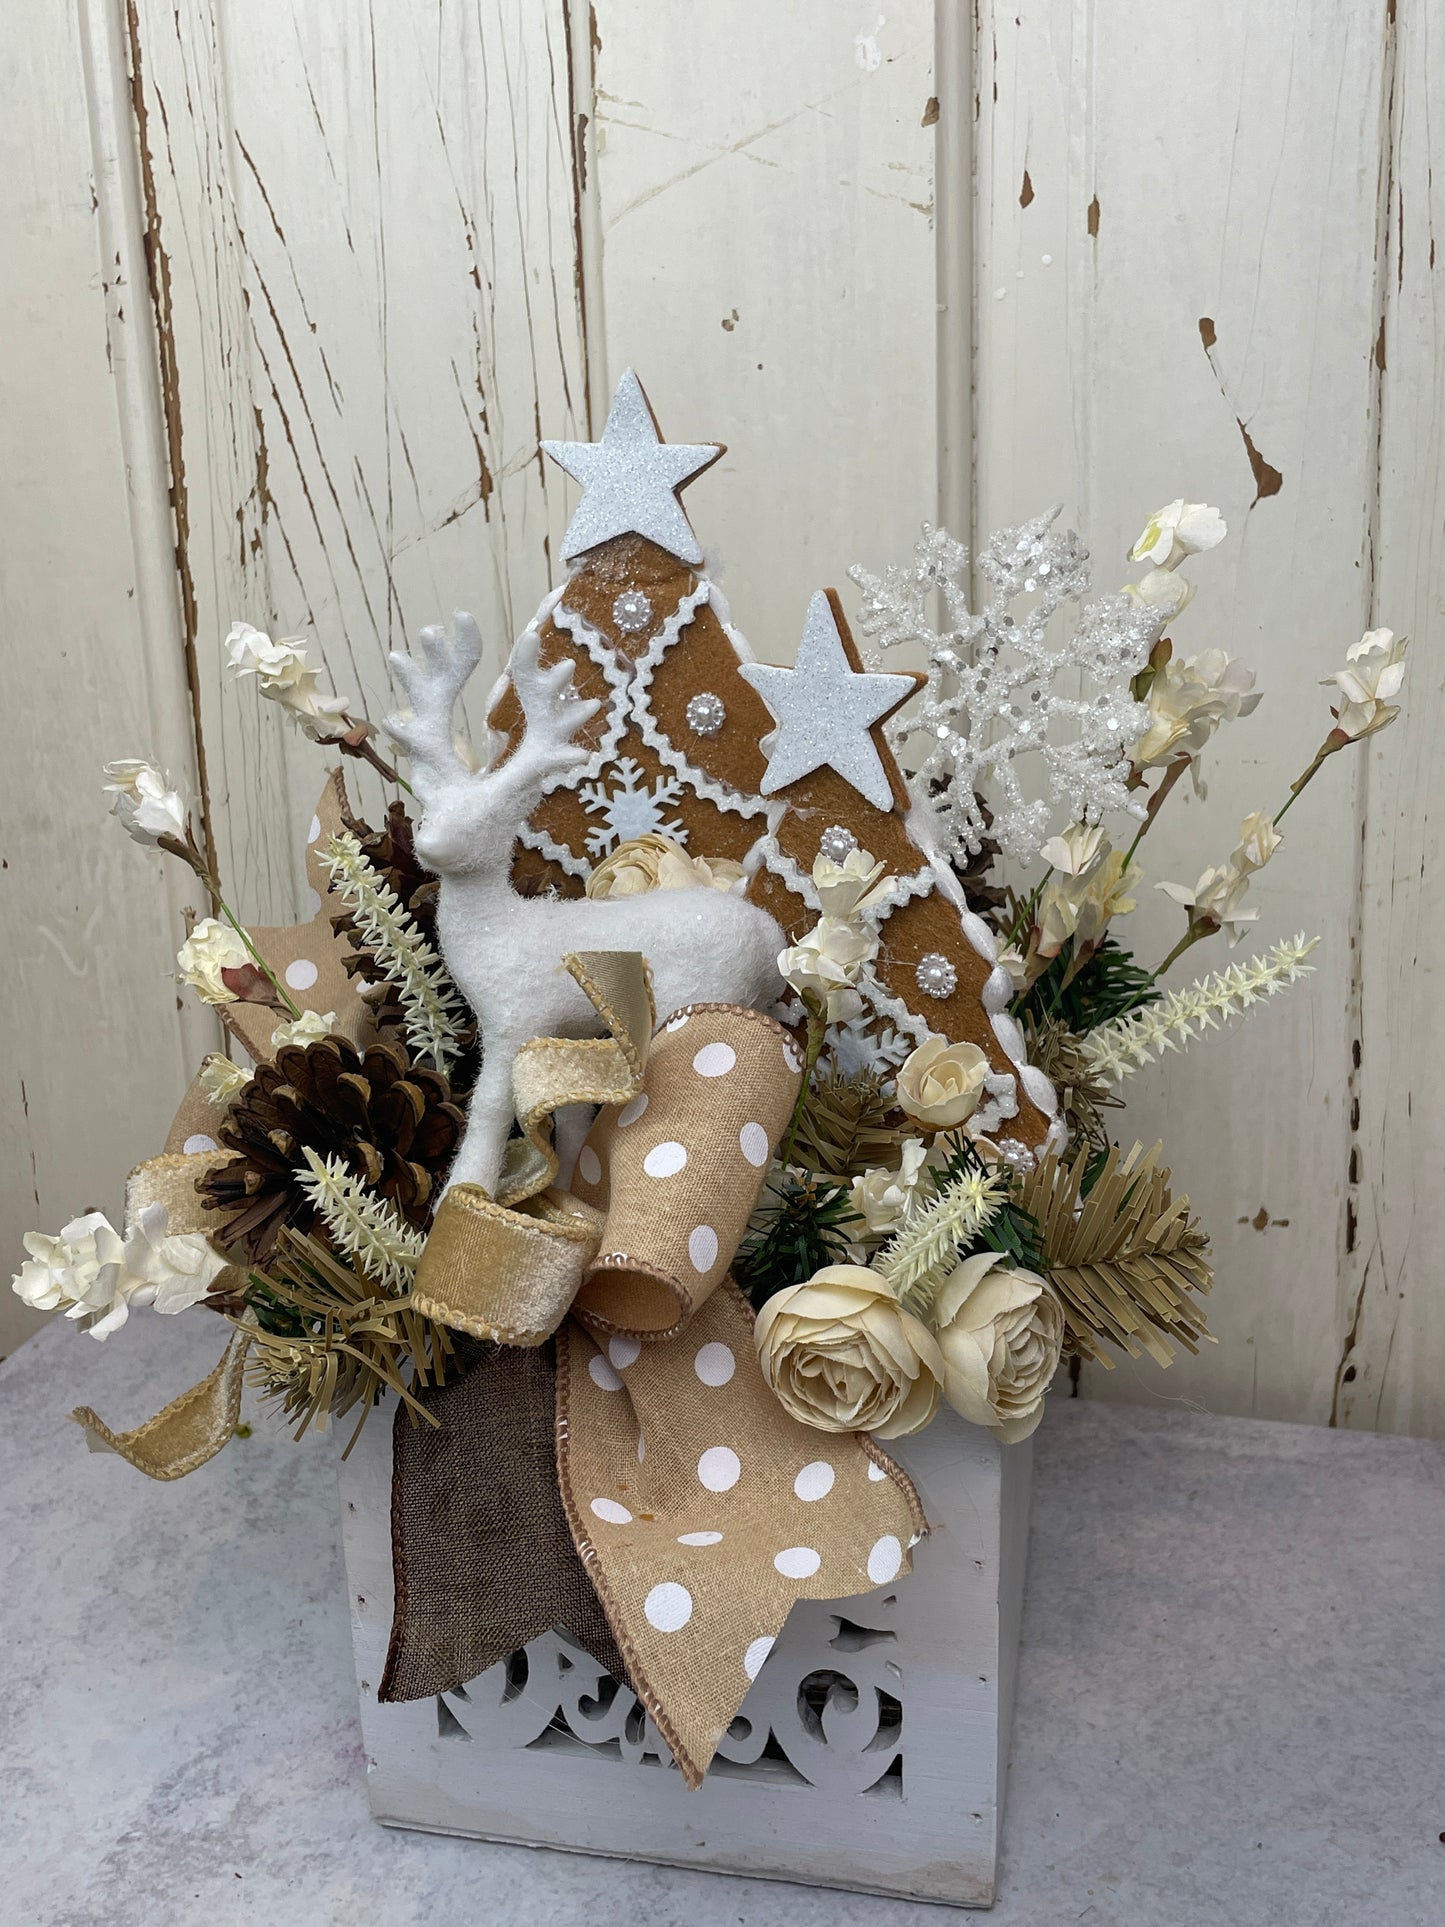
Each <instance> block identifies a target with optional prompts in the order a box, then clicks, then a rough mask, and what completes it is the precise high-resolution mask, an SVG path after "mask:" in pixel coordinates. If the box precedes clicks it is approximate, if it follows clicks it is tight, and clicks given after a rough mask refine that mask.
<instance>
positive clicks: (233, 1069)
mask: <svg viewBox="0 0 1445 1927" xmlns="http://www.w3.org/2000/svg"><path fill="white" fill-rule="evenodd" d="M273 1042H274V1039H273ZM254 1075H255V1073H254V1072H253V1071H248V1070H243V1069H242V1067H241V1066H240V1065H239V1064H234V1063H232V1061H231V1059H230V1058H229V1057H226V1056H224V1055H223V1054H222V1053H221V1052H220V1051H212V1052H211V1054H210V1056H209V1057H208V1058H207V1059H206V1061H205V1063H204V1064H202V1066H201V1075H200V1086H201V1089H202V1090H203V1091H204V1092H205V1093H206V1096H207V1097H208V1098H210V1100H211V1102H212V1103H213V1104H229V1103H230V1101H231V1099H232V1098H233V1097H234V1096H235V1095H236V1093H237V1091H244V1090H245V1088H246V1086H247V1085H248V1084H249V1083H250V1081H251V1079H252V1077H253V1076H254Z"/></svg>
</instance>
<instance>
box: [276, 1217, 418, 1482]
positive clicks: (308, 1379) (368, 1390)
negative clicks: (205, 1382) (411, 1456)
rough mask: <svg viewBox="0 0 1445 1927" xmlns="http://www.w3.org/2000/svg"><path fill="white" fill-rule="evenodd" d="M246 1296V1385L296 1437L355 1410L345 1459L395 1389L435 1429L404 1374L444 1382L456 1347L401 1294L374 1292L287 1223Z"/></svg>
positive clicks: (365, 1281)
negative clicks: (291, 1423)
mask: <svg viewBox="0 0 1445 1927" xmlns="http://www.w3.org/2000/svg"><path fill="white" fill-rule="evenodd" d="M248 1296H249V1298H250V1301H251V1304H252V1308H253V1310H254V1311H255V1312H256V1313H257V1315H258V1316H259V1317H260V1319H261V1321H262V1322H261V1323H260V1324H258V1325H256V1326H252V1325H251V1324H249V1322H248V1324H247V1326H246V1329H247V1331H248V1332H249V1334H250V1337H251V1351H250V1356H249V1358H248V1361H247V1366H246V1375H247V1378H248V1380H249V1382H250V1383H251V1384H252V1385H253V1386H255V1388H256V1389H257V1391H258V1392H259V1393H260V1395H261V1397H262V1398H266V1399H274V1400H277V1401H279V1403H280V1405H281V1409H282V1411H283V1412H284V1413H285V1415H286V1417H287V1419H288V1420H295V1421H297V1425H296V1437H297V1438H298V1439H299V1438H300V1437H301V1435H302V1434H303V1433H304V1432H305V1431H306V1429H307V1427H308V1426H311V1425H314V1426H315V1427H316V1428H317V1430H318V1431H323V1430H325V1428H326V1425H327V1422H328V1420H329V1419H330V1418H331V1417H332V1416H333V1415H335V1416H337V1417H340V1416H341V1415H342V1414H343V1413H345V1412H348V1411H350V1410H351V1408H352V1407H353V1406H354V1405H356V1404H358V1403H359V1404H360V1405H361V1407H362V1412H361V1417H360V1419H359V1420H358V1422H357V1426H356V1430H355V1431H354V1432H353V1433H352V1435H351V1438H350V1440H349V1441H348V1443H347V1446H346V1452H350V1450H351V1448H352V1446H353V1445H355V1443H356V1441H357V1439H358V1438H359V1437H360V1436H361V1431H362V1427H363V1426H364V1425H365V1424H366V1421H367V1418H368V1417H369V1415H370V1412H371V1408H372V1406H373V1405H374V1404H375V1403H376V1400H377V1399H378V1398H379V1397H380V1395H381V1393H382V1392H383V1391H391V1392H394V1393H395V1394H396V1395H397V1397H398V1398H400V1399H401V1400H402V1401H403V1403H404V1404H405V1405H406V1407H407V1409H408V1410H409V1411H410V1412H411V1413H412V1414H413V1415H414V1416H416V1417H419V1418H423V1419H425V1420H426V1421H427V1423H428V1424H430V1425H435V1424H436V1423H437V1422H438V1421H437V1419H436V1418H435V1416H434V1415H433V1414H432V1413H431V1412H429V1411H427V1409H426V1407H425V1406H423V1405H422V1404H420V1403H419V1401H418V1400H417V1399H416V1398H415V1397H414V1396H413V1395H412V1391H411V1389H410V1387H409V1385H408V1381H407V1378H406V1376H405V1375H404V1374H405V1373H406V1368H407V1367H408V1366H409V1367H410V1386H427V1385H442V1384H445V1382H446V1368H447V1360H448V1359H449V1358H450V1357H451V1356H452V1354H453V1352H454V1349H455V1347H454V1344H453V1341H452V1335H451V1333H450V1332H448V1331H447V1329H446V1327H445V1326H443V1325H438V1324H436V1323H434V1322H433V1321H432V1320H431V1319H429V1318H424V1317H423V1316H422V1314H421V1313H420V1312H419V1311H417V1310H416V1308H415V1306H414V1304H413V1302H412V1299H411V1296H410V1294H406V1295H403V1296H400V1297H397V1296H393V1295H391V1294H389V1293H387V1292H385V1291H383V1290H380V1289H378V1287H377V1285H376V1284H375V1283H374V1282H373V1281H372V1280H370V1279H368V1278H367V1277H365V1276H364V1275H362V1274H361V1273H360V1272H359V1271H355V1270H353V1269H352V1268H351V1266H349V1265H348V1264H346V1263H345V1262H344V1261H343V1260H342V1259H341V1258H340V1257H338V1256H337V1254H336V1253H335V1252H332V1251H328V1250H327V1248H326V1246H325V1245H323V1244H321V1243H319V1242H318V1241H317V1240H316V1239H315V1238H311V1237H307V1236H306V1235H305V1234H304V1233H301V1232H298V1231H295V1230H293V1229H292V1228H291V1227H289V1226H288V1227H287V1228H286V1229H285V1230H283V1231H282V1233H281V1239H280V1244H279V1247H278V1250H277V1253H276V1256H275V1257H274V1258H273V1260H272V1262H271V1264H270V1266H269V1267H268V1269H267V1270H266V1272H265V1273H264V1274H262V1273H258V1272H252V1274H251V1280H250V1292H249V1294H248ZM272 1327H274V1328H275V1329H272ZM342 1456H343V1457H345V1456H346V1454H345V1453H343V1454H342Z"/></svg>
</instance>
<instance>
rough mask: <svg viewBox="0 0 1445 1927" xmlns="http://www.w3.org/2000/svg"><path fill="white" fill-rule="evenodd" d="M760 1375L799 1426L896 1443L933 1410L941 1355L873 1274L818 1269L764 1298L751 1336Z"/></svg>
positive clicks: (851, 1267) (833, 1267)
mask: <svg viewBox="0 0 1445 1927" xmlns="http://www.w3.org/2000/svg"><path fill="white" fill-rule="evenodd" d="M754 1338H755V1339H756V1342H757V1347H758V1358H759V1361H760V1363H761V1365H762V1369H763V1377H764V1378H765V1379H766V1380H767V1382H768V1384H769V1385H770V1386H771V1387H772V1389H773V1391H774V1392H775V1393H776V1394H777V1397H778V1401H779V1403H780V1404H781V1405H782V1407H783V1409H784V1410H785V1411H786V1412H788V1413H789V1414H790V1416H791V1417H793V1418H795V1419H797V1420H798V1421H799V1423H800V1424H803V1425H811V1426H812V1427H813V1428H814V1429H815V1430H817V1431H820V1432H876V1433H877V1434H878V1436H879V1438H884V1439H896V1438H902V1436H903V1435H904V1433H906V1432H917V1431H919V1430H920V1429H921V1428H922V1427H923V1426H925V1425H927V1424H928V1422H929V1421H930V1419H932V1417H933V1415H934V1413H935V1412H936V1411H937V1410H938V1398H939V1391H940V1388H941V1386H942V1383H943V1355H942V1353H941V1352H940V1351H939V1349H938V1346H937V1344H936V1343H935V1342H934V1339H933V1337H932V1336H931V1334H930V1333H929V1331H928V1329H927V1327H926V1326H924V1325H923V1324H922V1323H921V1322H920V1321H919V1320H918V1319H917V1318H915V1317H914V1316H913V1315H912V1313H911V1312H906V1311H904V1309H903V1307H902V1306H901V1305H900V1304H899V1302H898V1300H897V1298H896V1297H895V1296H894V1295H893V1293H892V1292H891V1291H890V1290H889V1288H888V1286H887V1285H886V1284H884V1282H883V1280H882V1279H881V1278H880V1277H879V1276H878V1274H877V1273H876V1272H873V1271H869V1270H868V1269H867V1268H866V1267H865V1266H863V1265H825V1266H824V1268H823V1269H822V1270H821V1271H819V1272H817V1273H815V1274H814V1276H813V1277H812V1278H810V1279H809V1280H808V1282H807V1283H806V1284H805V1285H792V1286H790V1287H789V1288H788V1289H787V1290H786V1291H780V1292H778V1293H777V1294H776V1295H775V1296H774V1297H772V1298H770V1299H769V1300H768V1302H767V1303H766V1304H765V1305H764V1306H763V1308H762V1310H761V1311H760V1312H759V1313H758V1322H757V1326H756V1328H755V1331H754Z"/></svg>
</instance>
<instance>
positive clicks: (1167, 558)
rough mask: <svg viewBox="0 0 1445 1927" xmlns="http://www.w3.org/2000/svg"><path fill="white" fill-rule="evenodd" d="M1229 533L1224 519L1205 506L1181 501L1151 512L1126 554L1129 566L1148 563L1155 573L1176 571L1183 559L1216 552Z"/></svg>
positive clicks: (1216, 511) (1169, 503)
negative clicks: (1209, 550) (1139, 534)
mask: <svg viewBox="0 0 1445 1927" xmlns="http://www.w3.org/2000/svg"><path fill="white" fill-rule="evenodd" d="M1228 533H1229V529H1228V526H1227V524H1226V523H1225V520H1224V517H1223V516H1222V515H1221V514H1220V513H1219V510H1218V509H1216V508H1211V507H1210V506H1209V504H1208V503H1207V502H1186V501H1185V500H1184V499H1183V498H1182V497H1180V498H1179V500H1177V501H1174V502H1166V503H1165V505H1164V507H1163V508H1162V509H1155V511H1154V513H1153V514H1152V515H1151V516H1150V517H1149V520H1148V521H1147V522H1146V523H1145V524H1144V533H1143V534H1142V535H1141V536H1140V537H1139V540H1138V541H1137V542H1136V543H1135V544H1134V546H1133V548H1132V549H1130V551H1129V560H1130V561H1131V562H1152V563H1153V564H1154V566H1155V568H1156V569H1177V568H1178V566H1179V564H1180V563H1181V562H1182V561H1183V560H1184V558H1185V556H1186V555H1202V554H1203V553H1204V551H1205V550H1206V549H1213V548H1217V547H1218V545H1219V544H1220V543H1221V542H1222V541H1223V540H1224V538H1225V536H1226V535H1227V534H1228Z"/></svg>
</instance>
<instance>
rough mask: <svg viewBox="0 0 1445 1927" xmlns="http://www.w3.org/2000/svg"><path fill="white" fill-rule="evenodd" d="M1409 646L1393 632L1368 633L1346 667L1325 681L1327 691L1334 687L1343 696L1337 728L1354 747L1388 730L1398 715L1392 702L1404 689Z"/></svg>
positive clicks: (1347, 659) (1347, 655)
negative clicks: (1379, 731) (1354, 744)
mask: <svg viewBox="0 0 1445 1927" xmlns="http://www.w3.org/2000/svg"><path fill="white" fill-rule="evenodd" d="M1407 646H1408V645H1407V644H1406V641H1405V638H1404V637H1403V636H1398V637H1397V636H1396V634H1395V632H1394V630H1393V629H1367V630H1366V631H1365V633H1364V635H1363V636H1361V638H1360V640H1359V641H1358V642H1357V643H1354V644H1352V645H1351V647H1350V648H1348V649H1347V650H1346V651H1345V667H1344V668H1343V669H1337V670H1336V671H1335V673H1334V674H1333V675H1332V676H1326V677H1325V678H1324V685H1323V686H1324V687H1326V688H1328V687H1329V685H1330V684H1333V685H1334V687H1335V688H1336V689H1338V690H1339V692H1340V696H1341V702H1340V707H1339V710H1338V712H1337V714H1336V718H1335V726H1336V728H1338V730H1339V731H1340V733H1341V735H1343V736H1348V737H1349V739H1350V741H1351V742H1352V743H1353V742H1358V741H1359V739H1360V738H1361V737H1362V736H1373V735H1374V733H1375V731H1376V730H1379V729H1385V728H1388V726H1389V725H1390V724H1391V723H1392V722H1394V720H1395V718H1396V717H1397V716H1398V715H1399V713H1400V711H1399V708H1398V707H1397V706H1396V707H1392V706H1391V698H1392V697H1395V696H1398V695H1399V693H1400V690H1401V688H1402V687H1403V685H1404V681H1405V650H1406V647H1407Z"/></svg>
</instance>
